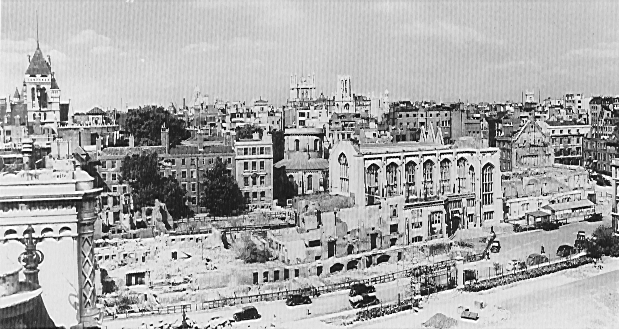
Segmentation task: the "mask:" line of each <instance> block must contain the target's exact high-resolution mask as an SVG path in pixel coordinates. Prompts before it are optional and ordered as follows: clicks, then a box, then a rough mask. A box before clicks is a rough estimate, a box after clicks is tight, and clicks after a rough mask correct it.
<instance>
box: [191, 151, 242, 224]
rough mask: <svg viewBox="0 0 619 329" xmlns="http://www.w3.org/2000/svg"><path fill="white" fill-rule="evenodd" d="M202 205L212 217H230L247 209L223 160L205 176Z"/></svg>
mask: <svg viewBox="0 0 619 329" xmlns="http://www.w3.org/2000/svg"><path fill="white" fill-rule="evenodd" d="M202 186H203V187H204V192H203V194H202V198H201V199H200V203H201V204H202V206H203V207H206V208H207V209H208V210H209V213H210V214H211V215H212V216H229V215H232V214H233V213H235V212H238V211H241V210H244V209H245V198H244V197H243V194H242V193H241V189H240V188H239V185H238V184H237V182H236V180H235V179H234V177H232V176H230V175H229V174H228V170H227V169H226V165H225V164H224V163H223V161H221V158H219V157H218V158H217V159H215V164H214V165H213V167H211V168H209V169H208V170H207V171H206V173H205V174H204V182H203V183H202Z"/></svg>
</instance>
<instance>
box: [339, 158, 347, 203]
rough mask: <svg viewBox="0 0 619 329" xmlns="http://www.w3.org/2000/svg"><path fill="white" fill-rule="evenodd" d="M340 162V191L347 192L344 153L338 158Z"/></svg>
mask: <svg viewBox="0 0 619 329" xmlns="http://www.w3.org/2000/svg"><path fill="white" fill-rule="evenodd" d="M338 162H339V163H340V191H342V192H345V193H348V159H346V155H344V153H342V154H340V156H339V158H338Z"/></svg>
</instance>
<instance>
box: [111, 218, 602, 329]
mask: <svg viewBox="0 0 619 329" xmlns="http://www.w3.org/2000/svg"><path fill="white" fill-rule="evenodd" d="M608 222H609V219H604V222H603V223H604V224H605V225H607V224H608ZM601 224H602V223H600V222H597V223H588V222H579V223H572V224H568V225H564V226H562V227H561V228H559V229H558V230H554V231H541V230H539V231H531V232H524V233H518V234H506V235H499V236H497V240H499V241H500V242H501V252H500V253H499V254H491V256H490V261H481V262H476V263H469V264H467V265H466V266H465V268H471V267H474V268H477V269H480V270H481V269H483V270H486V271H487V270H488V268H491V267H492V263H493V262H500V263H503V264H505V263H507V262H508V261H510V260H512V259H521V260H523V259H526V257H527V256H528V255H529V254H532V253H539V252H540V248H541V246H542V245H543V246H544V248H545V249H546V253H547V254H550V255H552V256H553V257H554V255H555V253H556V250H557V248H558V247H559V246H560V245H562V244H568V245H573V244H574V240H575V239H576V233H577V232H578V231H581V230H582V231H585V232H586V234H587V236H589V235H591V233H593V231H594V230H595V228H597V227H598V226H599V225H601ZM407 284H408V280H407V279H400V280H397V281H393V282H388V283H383V284H378V285H376V295H377V297H378V299H379V300H380V301H381V302H383V303H386V302H393V301H396V300H397V298H398V293H401V294H402V297H404V295H405V294H406V286H407ZM252 305H254V306H256V308H257V309H258V312H259V313H260V314H261V315H262V318H261V319H258V320H251V321H242V322H240V323H237V324H235V327H245V328H246V327H247V326H250V327H252V328H260V327H265V326H269V325H270V324H271V323H273V322H275V323H276V324H277V323H284V322H291V321H298V320H304V319H308V318H313V317H319V316H322V315H326V314H333V313H339V312H343V311H346V310H352V308H351V307H350V304H349V303H348V291H338V292H334V293H330V294H324V295H322V296H320V297H318V298H314V299H313V303H312V304H311V305H302V306H295V307H289V306H286V304H285V302H284V301H283V300H281V301H273V302H258V303H254V304H252ZM243 306H247V305H243ZM239 308H240V306H237V307H228V308H223V309H215V310H208V311H198V312H191V313H188V317H189V318H191V319H193V320H195V321H197V322H198V323H201V324H206V323H207V322H208V321H209V319H211V318H212V317H214V316H223V317H229V318H231V317H232V314H234V312H236V311H237V310H238V309H239ZM308 309H309V311H310V314H309V315H308ZM274 315H275V316H276V317H274ZM180 319H181V314H180V313H176V314H166V315H154V316H147V317H146V316H145V317H136V318H129V319H117V320H115V321H112V322H105V323H103V327H104V328H108V329H121V328H124V329H131V328H136V329H137V328H140V325H141V324H142V323H145V324H146V325H148V324H150V323H153V324H155V325H156V324H157V323H158V322H159V320H163V321H164V322H174V321H175V320H178V321H180Z"/></svg>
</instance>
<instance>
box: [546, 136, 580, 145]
mask: <svg viewBox="0 0 619 329" xmlns="http://www.w3.org/2000/svg"><path fill="white" fill-rule="evenodd" d="M580 141H581V137H574V138H572V137H559V138H557V137H553V138H552V144H572V143H574V144H580Z"/></svg>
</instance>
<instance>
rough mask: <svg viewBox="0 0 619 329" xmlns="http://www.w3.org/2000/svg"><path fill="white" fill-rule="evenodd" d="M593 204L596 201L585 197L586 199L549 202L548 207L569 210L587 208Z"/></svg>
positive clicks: (555, 209)
mask: <svg viewBox="0 0 619 329" xmlns="http://www.w3.org/2000/svg"><path fill="white" fill-rule="evenodd" d="M593 206H595V203H593V202H591V201H590V200H587V199H585V200H578V201H574V202H564V203H555V204H549V205H548V206H546V207H548V208H550V209H552V210H553V211H563V210H568V209H576V208H586V207H593Z"/></svg>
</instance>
